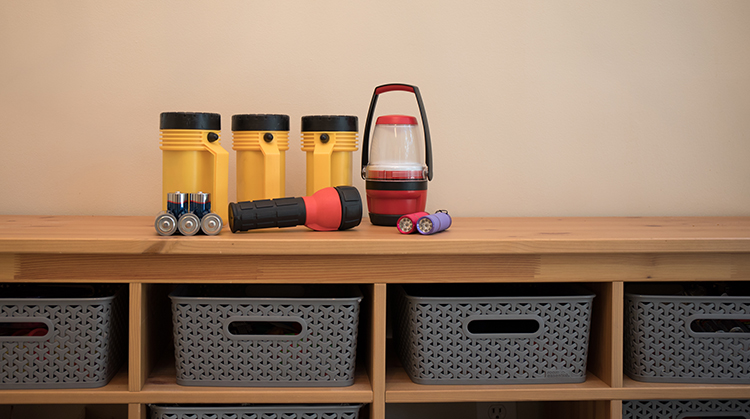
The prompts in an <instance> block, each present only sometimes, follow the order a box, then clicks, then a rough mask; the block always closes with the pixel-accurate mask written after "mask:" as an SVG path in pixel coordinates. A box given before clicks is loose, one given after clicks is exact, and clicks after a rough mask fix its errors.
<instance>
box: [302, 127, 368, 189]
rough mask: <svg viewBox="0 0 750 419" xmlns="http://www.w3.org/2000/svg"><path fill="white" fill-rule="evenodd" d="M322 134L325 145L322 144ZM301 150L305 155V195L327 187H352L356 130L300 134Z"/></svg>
mask: <svg viewBox="0 0 750 419" xmlns="http://www.w3.org/2000/svg"><path fill="white" fill-rule="evenodd" d="M322 134H327V135H328V142H325V143H324V142H323V141H321V139H320V136H321V135H322ZM302 151H305V152H307V161H306V164H307V196H310V195H312V194H314V193H315V192H316V191H319V190H321V189H323V188H327V187H329V186H341V185H349V186H351V184H352V152H353V151H357V132H356V131H328V132H316V131H307V132H303V133H302Z"/></svg>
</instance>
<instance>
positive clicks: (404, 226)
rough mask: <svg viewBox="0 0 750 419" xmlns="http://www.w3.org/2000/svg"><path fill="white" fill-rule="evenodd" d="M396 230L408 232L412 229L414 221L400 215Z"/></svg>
mask: <svg viewBox="0 0 750 419" xmlns="http://www.w3.org/2000/svg"><path fill="white" fill-rule="evenodd" d="M398 231H400V232H402V233H404V234H408V233H411V232H412V231H414V222H413V221H412V220H411V219H410V218H409V217H401V219H400V220H398Z"/></svg>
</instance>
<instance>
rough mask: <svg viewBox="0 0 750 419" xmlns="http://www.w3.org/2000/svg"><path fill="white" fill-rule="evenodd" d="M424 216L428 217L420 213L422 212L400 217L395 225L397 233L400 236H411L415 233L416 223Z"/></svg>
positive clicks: (424, 213)
mask: <svg viewBox="0 0 750 419" xmlns="http://www.w3.org/2000/svg"><path fill="white" fill-rule="evenodd" d="M425 215H429V214H428V213H426V212H424V211H422V212H414V213H411V214H406V215H402V216H401V218H399V219H398V222H397V223H396V228H398V231H399V232H400V233H401V234H411V233H416V232H417V222H418V221H419V219H420V218H422V217H424V216H425Z"/></svg>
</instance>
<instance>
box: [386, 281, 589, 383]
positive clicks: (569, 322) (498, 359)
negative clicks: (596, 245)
mask: <svg viewBox="0 0 750 419" xmlns="http://www.w3.org/2000/svg"><path fill="white" fill-rule="evenodd" d="M396 300H397V313H398V315H397V323H396V337H397V340H396V345H397V350H398V353H399V356H400V358H401V362H402V364H403V365H404V368H405V370H406V372H407V374H408V375H409V376H410V378H411V379H412V380H413V381H414V382H416V383H419V384H461V383H466V384H503V383H513V382H517V383H530V382H536V383H576V382H583V381H585V379H586V360H587V352H588V341H589V328H590V313H591V303H592V300H593V295H587V296H578V295H573V296H570V297H549V298H544V297H533V298H524V297H492V296H488V297H486V298H482V299H479V300H478V299H476V298H409V296H408V295H407V294H406V292H405V291H404V289H403V288H401V287H399V288H398V289H397V293H396ZM472 319H535V321H537V322H538V323H539V325H540V327H539V330H538V331H537V332H535V333H530V334H517V335H514V334H507V335H502V336H501V337H498V335H480V334H473V333H471V332H469V331H468V329H467V323H468V322H469V321H471V320H472Z"/></svg>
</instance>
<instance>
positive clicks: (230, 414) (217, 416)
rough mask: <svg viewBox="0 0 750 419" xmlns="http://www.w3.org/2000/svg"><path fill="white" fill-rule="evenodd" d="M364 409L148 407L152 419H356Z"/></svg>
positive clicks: (226, 406) (294, 405)
mask: <svg viewBox="0 0 750 419" xmlns="http://www.w3.org/2000/svg"><path fill="white" fill-rule="evenodd" d="M361 407H362V405H360V404H357V405H320V404H314V405H300V404H288V405H242V406H236V405H235V406H230V405H224V406H221V405H210V406H206V405H193V406H188V405H155V404H152V405H149V410H150V411H151V419H357V418H358V417H359V409H360V408H361Z"/></svg>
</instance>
